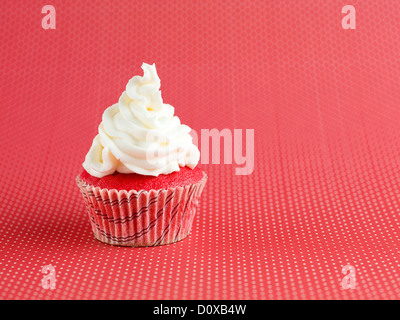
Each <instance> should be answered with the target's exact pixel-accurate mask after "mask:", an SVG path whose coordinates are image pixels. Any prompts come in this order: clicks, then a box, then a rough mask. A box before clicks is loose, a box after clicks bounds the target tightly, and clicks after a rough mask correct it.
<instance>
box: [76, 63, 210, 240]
mask: <svg viewBox="0 0 400 320" xmlns="http://www.w3.org/2000/svg"><path fill="white" fill-rule="evenodd" d="M142 69H143V71H144V74H143V76H142V77H141V76H134V77H133V78H132V79H131V80H129V82H128V84H127V86H126V91H125V92H123V93H122V95H121V97H120V99H119V101H118V103H116V104H114V105H112V106H111V107H109V108H107V109H106V110H105V111H104V113H103V117H102V122H101V123H100V125H99V130H98V134H97V135H96V137H95V138H94V139H93V143H92V146H91V147H90V150H89V152H88V153H87V155H86V158H85V161H84V162H83V168H84V170H83V171H82V173H81V174H79V175H78V176H77V178H76V182H77V184H78V187H79V189H80V191H81V194H82V196H83V200H84V203H85V205H86V208H87V212H88V215H89V219H90V223H91V227H92V230H93V233H94V236H95V237H96V238H97V239H98V240H100V241H102V242H105V243H109V244H113V245H120V246H135V247H141V246H157V245H164V244H169V243H174V242H176V241H179V240H182V239H184V238H185V237H187V236H188V234H189V233H190V230H191V227H192V223H193V218H194V216H195V212H196V208H197V206H198V200H199V197H200V195H201V192H202V190H203V188H204V185H205V183H206V180H207V175H206V174H205V173H204V172H203V171H202V170H201V169H200V168H199V167H198V166H197V164H198V162H199V159H200V152H199V150H198V148H197V147H196V146H195V145H194V144H193V141H192V137H191V135H190V130H191V129H190V128H189V127H188V126H186V125H183V124H181V122H180V120H179V118H178V117H177V116H175V115H174V107H172V106H171V105H168V104H165V103H163V100H162V98H161V92H160V90H159V89H160V79H159V77H158V75H157V71H156V67H155V65H154V64H153V65H148V64H145V63H144V64H143V65H142Z"/></svg>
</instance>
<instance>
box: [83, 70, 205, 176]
mask: <svg viewBox="0 0 400 320" xmlns="http://www.w3.org/2000/svg"><path fill="white" fill-rule="evenodd" d="M142 69H143V71H144V74H143V76H142V77H141V76H134V77H133V78H132V79H131V80H129V82H128V84H127V85H126V91H124V92H123V93H122V95H121V97H120V98H119V101H118V103H116V104H114V105H112V106H111V107H109V108H107V109H106V110H105V111H104V113H103V117H102V122H101V123H100V125H99V133H98V134H97V135H96V137H95V138H94V139H93V143H92V146H91V148H90V150H89V152H88V154H87V155H86V158H85V161H84V163H83V167H84V168H85V170H86V171H87V172H88V173H89V174H90V175H92V176H95V177H98V178H101V177H104V176H106V175H109V174H113V173H114V172H116V171H117V172H120V173H137V174H142V175H149V176H158V175H159V174H169V173H171V172H174V171H179V170H180V167H184V166H188V167H190V168H192V169H193V168H194V167H195V166H196V165H197V163H198V162H199V158H200V152H199V150H198V148H197V147H196V146H195V145H194V144H193V142H192V137H191V135H190V134H189V132H190V130H191V129H190V128H189V127H188V126H186V125H183V124H181V122H180V120H179V118H178V117H177V116H174V107H172V106H171V105H169V104H165V103H163V100H162V98H161V91H160V78H159V77H158V75H157V71H156V67H155V65H154V64H153V65H149V64H146V63H143V65H142Z"/></svg>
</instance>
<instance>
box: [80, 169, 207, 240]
mask: <svg viewBox="0 0 400 320" xmlns="http://www.w3.org/2000/svg"><path fill="white" fill-rule="evenodd" d="M206 181H207V175H206V174H205V173H204V172H202V178H201V179H198V180H197V181H190V183H189V184H187V185H184V186H175V187H169V188H168V189H159V190H140V191H136V190H129V191H127V190H116V189H110V190H109V189H106V188H100V187H96V186H93V185H90V184H88V183H87V182H86V181H84V180H83V179H82V178H81V176H78V177H77V178H76V182H77V184H78V187H79V189H80V191H81V193H82V196H83V199H84V202H85V205H86V209H87V212H88V215H89V219H90V222H91V226H92V230H93V233H94V235H95V237H96V239H98V240H100V241H102V242H105V243H108V244H111V245H118V246H130V247H147V246H158V245H165V244H170V243H174V242H177V241H180V240H182V239H184V238H186V237H187V236H188V235H189V233H190V230H191V227H192V223H193V219H194V216H195V213H196V208H197V205H198V200H199V197H200V195H201V192H202V190H203V188H204V185H205V183H206Z"/></svg>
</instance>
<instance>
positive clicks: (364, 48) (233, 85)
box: [0, 0, 400, 299]
mask: <svg viewBox="0 0 400 320" xmlns="http://www.w3.org/2000/svg"><path fill="white" fill-rule="evenodd" d="M348 2H349V1H346V2H344V1H324V0H314V1H284V0H281V1H270V2H264V1H229V2H216V1H205V0H201V1H200V0H199V1H197V0H195V1H115V2H113V1H60V0H52V1H51V3H47V2H43V1H5V0H3V1H2V4H1V10H0V18H1V19H0V35H1V46H0V50H1V67H0V68H1V69H0V72H1V78H0V88H1V120H0V130H1V148H0V159H1V182H0V188H1V192H0V200H1V201H0V210H1V215H0V241H1V242H0V298H2V299H5V298H8V299H22V298H24V299H29V298H30V299H96V298H101V299H358V298H368V299H376V298H384V299H386V298H400V284H399V278H400V271H399V259H400V257H399V249H400V245H399V226H400V222H399V210H400V208H399V206H400V198H399V195H400V183H399V180H400V173H399V167H400V163H399V161H400V155H399V127H400V90H399V80H400V68H399V67H400V41H399V40H400V39H399V35H400V20H399V16H400V3H399V2H398V1H385V2H382V4H381V3H379V4H377V2H376V1H372V0H371V1H369V0H368V1H367V0H362V1H356V0H352V1H350V2H351V3H348ZM46 4H51V5H53V6H54V7H55V8H56V11H57V16H56V17H57V18H56V19H57V20H56V21H57V24H56V29H55V30H44V29H42V27H41V19H42V17H43V16H44V15H43V14H41V9H42V7H43V6H44V5H46ZM346 4H352V5H354V7H355V8H356V10H357V20H356V21H357V25H356V30H343V29H342V26H341V19H342V16H343V14H342V13H341V8H342V7H343V6H344V5H346ZM142 62H147V63H153V62H155V63H156V65H157V70H158V73H159V76H160V78H161V81H162V87H161V88H162V92H163V98H164V101H165V102H167V103H170V104H172V105H173V106H175V109H176V113H177V115H178V116H179V117H180V118H181V120H182V122H183V123H185V124H188V125H189V126H191V127H192V128H194V129H195V130H196V131H199V130H200V129H203V128H207V129H211V128H218V129H223V128H229V129H234V128H239V129H246V128H249V129H254V130H255V156H256V157H255V168H254V172H253V174H251V175H249V176H236V175H235V171H234V168H235V166H234V165H212V164H211V165H204V166H203V168H204V170H205V171H206V172H207V173H208V176H209V180H208V184H207V186H206V188H205V190H204V193H203V196H202V199H201V203H200V208H199V210H198V213H197V216H196V219H195V221H194V226H193V230H192V233H191V235H190V236H189V238H187V239H186V240H184V241H181V242H179V243H176V244H174V245H168V246H163V247H156V248H122V247H113V246H109V245H105V244H103V243H100V242H98V241H96V240H95V239H94V237H93V235H92V233H91V229H90V225H89V220H88V218H87V216H86V212H85V208H84V204H83V201H82V200H81V198H80V197H81V195H80V193H79V191H78V188H77V186H76V185H75V182H74V178H75V176H76V174H77V173H78V172H79V171H80V170H81V168H82V167H81V163H82V162H83V160H84V156H85V154H86V152H87V151H88V149H89V147H90V144H91V141H92V139H93V137H94V135H95V134H96V131H97V126H98V124H99V123H100V121H101V115H102V112H103V110H104V109H105V108H106V107H108V106H110V105H111V104H113V103H115V102H116V101H117V99H118V98H119V95H120V94H121V93H122V91H123V90H124V88H125V85H126V83H127V81H128V80H129V79H130V78H131V77H132V76H133V75H136V74H141V69H140V66H141V64H142ZM49 264H51V265H53V266H55V268H56V277H57V283H56V289H55V290H46V289H43V288H42V286H41V279H42V276H43V274H42V273H41V268H42V266H44V265H49ZM347 264H350V265H352V266H354V268H355V271H356V281H357V283H356V284H357V286H356V289H354V290H351V289H348V290H345V289H343V288H342V286H341V280H342V277H343V276H344V274H342V267H343V266H344V265H347Z"/></svg>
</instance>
